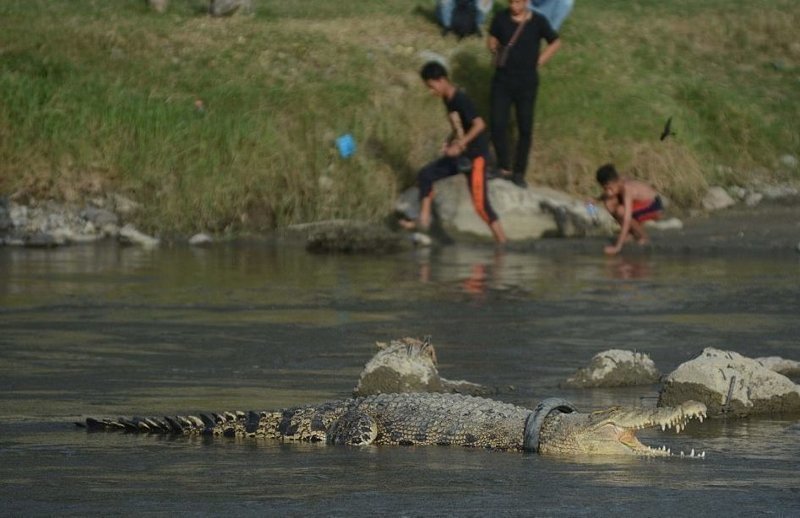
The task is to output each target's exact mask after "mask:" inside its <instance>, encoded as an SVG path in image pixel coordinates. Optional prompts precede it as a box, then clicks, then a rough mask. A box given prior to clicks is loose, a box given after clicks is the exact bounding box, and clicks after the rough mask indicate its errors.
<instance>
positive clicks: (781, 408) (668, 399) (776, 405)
mask: <svg viewBox="0 0 800 518" xmlns="http://www.w3.org/2000/svg"><path fill="white" fill-rule="evenodd" d="M689 400H694V401H699V402H701V403H705V405H706V406H707V407H708V415H709V416H721V415H729V416H736V417H745V416H748V415H755V414H787V413H789V414H791V413H800V386H798V385H796V384H795V383H794V382H792V380H790V379H789V378H787V377H786V376H783V375H781V374H778V373H777V372H775V371H773V370H770V369H768V368H767V367H765V366H764V365H763V364H762V363H761V362H758V361H756V360H753V359H752V358H747V357H745V356H742V355H741V354H739V353H735V352H732V351H722V350H719V349H715V348H713V347H708V348H706V349H704V350H703V352H702V353H700V355H699V356H698V357H697V358H695V359H693V360H690V361H688V362H686V363H683V364H681V365H680V366H678V368H677V369H675V371H674V372H672V373H671V374H670V375H669V376H667V378H666V380H665V381H664V386H663V387H662V389H661V393H660V394H659V398H658V405H659V406H673V405H675V404H679V402H682V401H689Z"/></svg>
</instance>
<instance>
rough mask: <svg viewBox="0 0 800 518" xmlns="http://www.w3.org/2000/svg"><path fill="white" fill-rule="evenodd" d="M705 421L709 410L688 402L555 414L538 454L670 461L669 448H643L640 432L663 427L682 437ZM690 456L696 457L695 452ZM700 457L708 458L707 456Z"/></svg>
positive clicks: (543, 432) (542, 433)
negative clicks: (691, 425)
mask: <svg viewBox="0 0 800 518" xmlns="http://www.w3.org/2000/svg"><path fill="white" fill-rule="evenodd" d="M705 417H706V406H705V405H704V404H702V403H698V402H696V401H686V402H684V403H682V404H681V405H680V406H677V407H674V408H655V409H638V408H620V407H612V408H609V409H607V410H600V411H598V412H593V413H591V414H583V413H580V412H570V413H563V411H553V412H550V413H549V415H548V416H547V418H546V419H544V422H543V424H542V427H541V430H540V432H539V438H538V451H540V452H541V453H544V454H576V455H579V454H587V455H639V456H647V457H666V456H670V455H672V452H671V451H670V450H669V449H668V448H666V447H664V446H661V447H658V448H654V447H650V446H647V445H645V444H642V443H641V441H639V439H638V438H637V437H636V432H637V431H639V430H643V429H646V428H657V427H660V428H661V429H662V431H663V430H667V429H674V430H675V432H676V433H680V432H681V431H682V430H683V429H684V428H686V424H687V423H688V422H689V421H690V420H691V419H695V418H696V419H698V420H699V421H700V422H702V421H703V418H705ZM681 455H683V453H682V452H681ZM690 456H695V452H694V450H691V454H690ZM699 456H701V457H704V456H705V452H703V453H702V454H699Z"/></svg>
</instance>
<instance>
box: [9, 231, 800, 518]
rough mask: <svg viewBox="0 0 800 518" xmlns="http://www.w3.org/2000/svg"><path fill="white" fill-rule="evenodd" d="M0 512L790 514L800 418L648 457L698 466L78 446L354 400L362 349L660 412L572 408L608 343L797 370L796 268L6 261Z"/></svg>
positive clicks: (248, 256)
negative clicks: (415, 347) (401, 349)
mask: <svg viewBox="0 0 800 518" xmlns="http://www.w3.org/2000/svg"><path fill="white" fill-rule="evenodd" d="M0 272H1V273H0V502H2V505H0V515H3V516H18V515H26V516H30V515H55V514H60V515H64V514H66V515H89V514H104V515H105V514H111V513H119V512H124V513H130V514H136V515H138V514H149V515H162V514H173V513H184V514H193V515H213V516H217V515H223V514H233V513H236V514H244V515H260V516H261V515H269V516H271V515H278V514H281V515H289V516H295V515H333V516H345V515H348V516H349V515H358V516H366V515H374V514H378V513H380V514H388V515H392V516H439V515H459V516H487V515H491V516H502V515H522V516H526V515H527V516H550V515H552V516H596V515H614V516H627V515H630V514H633V513H637V514H643V515H646V516H676V515H678V516H680V515H685V514H686V513H688V514H689V515H697V514H711V513H715V514H716V513H719V514H720V515H726V516H752V515H773V516H790V515H793V516H797V515H798V514H799V513H800V422H799V421H798V420H797V417H796V416H795V417H794V418H791V417H776V418H768V419H748V420H738V421H735V420H727V421H726V420H712V421H706V422H705V423H703V424H699V423H694V424H690V425H689V427H688V429H687V430H686V431H685V432H684V433H681V434H680V435H675V434H674V433H662V432H660V431H659V432H647V433H645V434H643V440H644V442H646V443H649V444H651V445H660V444H664V445H667V446H669V447H671V448H672V450H673V451H676V450H681V449H684V450H686V451H687V452H688V451H689V450H690V449H691V448H696V449H698V450H705V451H706V458H705V460H695V459H681V458H670V459H656V460H653V459H650V460H647V459H619V458H613V459H612V458H548V457H542V456H537V455H531V454H516V453H501V452H491V451H483V450H473V449H464V448H457V447H453V448H448V447H367V448H347V447H334V446H320V445H302V444H301V445H298V444H290V445H284V444H278V443H273V442H257V441H248V440H233V439H217V440H188V439H184V438H176V439H164V438H158V437H152V436H131V435H125V434H87V433H85V432H83V431H80V430H78V429H76V428H75V427H74V426H73V425H72V423H73V422H74V421H76V420H79V419H82V418H84V417H86V416H99V417H102V416H120V415H126V416H130V415H142V414H146V415H165V414H176V413H182V414H185V413H191V412H197V411H209V410H210V411H219V410H236V409H241V410H249V409H256V410H259V409H275V408H281V407H285V406H289V405H295V404H302V403H312V402H319V401H323V400H328V399H335V398H342V397H346V396H348V394H349V393H350V391H351V390H352V388H353V387H354V386H355V383H356V381H357V379H358V375H359V372H360V371H361V368H362V367H363V365H364V363H365V362H366V361H367V360H368V359H369V358H370V357H371V356H372V354H373V353H374V351H375V346H374V343H375V342H376V341H388V340H391V339H393V338H400V337H403V336H415V337H421V336H423V335H427V334H430V335H432V336H433V341H434V344H435V346H436V348H437V354H438V358H439V370H440V372H441V373H442V375H443V376H445V377H447V378H450V379H467V380H470V381H473V382H477V383H482V384H485V385H489V386H492V387H496V388H497V389H498V391H499V395H498V396H497V397H498V398H499V399H503V400H506V401H509V402H512V403H516V404H520V405H524V406H528V407H532V406H533V405H535V403H536V402H537V401H538V400H540V399H542V398H544V397H548V396H556V395H557V396H561V397H565V398H567V399H570V400H572V401H573V402H574V403H575V404H576V405H577V406H578V407H579V408H580V409H582V410H591V409H597V408H602V407H604V406H607V405H611V404H625V405H634V406H637V405H638V406H650V405H654V404H655V396H656V395H657V390H658V387H657V386H652V387H639V388H634V389H630V388H628V389H614V390H567V389H561V388H559V387H558V384H559V382H561V381H562V380H564V379H565V378H566V377H567V376H569V375H570V374H572V373H573V372H574V370H575V369H577V368H579V367H581V366H584V365H586V364H588V361H589V360H590V358H591V357H592V356H593V355H594V354H595V353H597V352H599V351H602V350H605V349H610V348H626V349H637V350H640V351H644V352H646V353H648V354H649V355H650V356H651V357H652V358H653V360H654V361H655V362H656V365H657V366H658V367H659V368H660V369H661V370H662V372H665V373H668V372H670V371H671V370H673V369H674V368H675V367H676V366H677V365H679V364H680V363H681V362H683V361H686V360H689V359H691V358H693V357H694V356H695V355H696V354H697V353H699V352H700V351H701V350H702V349H703V348H704V347H707V346H714V347H719V348H724V349H730V350H735V351H738V352H740V353H742V354H745V355H748V356H769V355H779V356H783V357H787V358H793V359H800V347H799V346H800V343H798V336H800V333H798V331H800V324H799V323H798V307H800V306H799V305H798V301H799V300H800V298H799V297H798V293H799V292H800V288H799V286H800V285H799V284H798V280H800V262H798V261H797V259H796V258H794V257H759V256H750V257H742V256H739V257H732V258H721V257H713V256H703V257H698V256H697V255H694V256H689V255H686V256H683V255H680V254H673V255H667V256H664V255H658V254H650V255H648V254H643V255H638V256H632V257H627V258H619V257H618V258H605V257H602V255H597V254H589V253H575V252H574V251H572V252H570V251H568V250H566V249H564V250H561V251H559V250H558V248H557V247H556V248H553V249H550V250H548V251H546V253H541V252H533V251H525V250H517V251H507V252H505V253H496V252H495V251H494V250H493V249H492V248H490V247H481V246H468V245H454V246H450V247H445V248H442V249H437V250H433V251H429V250H422V251H410V252H404V253H400V254H397V255H392V256H386V257H360V256H317V255H311V254H308V253H306V252H305V251H303V250H302V249H300V248H298V247H293V246H289V247H287V246H281V245H280V244H279V243H277V242H272V241H253V242H247V243H238V244H230V245H219V246H215V247H212V248H208V249H190V248H186V247H175V248H162V249H159V250H154V251H147V250H142V249H137V248H119V247H117V246H116V245H114V244H101V245H92V246H76V247H70V248H59V249H54V250H29V249H18V248H0Z"/></svg>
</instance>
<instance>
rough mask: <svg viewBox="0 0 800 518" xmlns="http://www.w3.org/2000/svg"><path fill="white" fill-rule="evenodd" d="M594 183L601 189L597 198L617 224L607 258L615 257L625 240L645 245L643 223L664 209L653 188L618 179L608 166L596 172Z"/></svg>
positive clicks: (641, 183) (655, 217) (656, 217)
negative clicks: (618, 225) (617, 232)
mask: <svg viewBox="0 0 800 518" xmlns="http://www.w3.org/2000/svg"><path fill="white" fill-rule="evenodd" d="M597 182H598V183H599V184H600V185H601V186H602V187H603V196H602V197H601V199H602V200H603V202H604V203H605V206H606V209H608V212H609V213H610V214H611V215H612V216H614V219H616V220H617V222H618V223H619V224H620V231H619V237H618V238H617V242H616V243H615V244H613V245H608V246H606V247H605V249H604V251H605V253H606V254H608V255H616V254H618V253H619V252H620V251H621V250H622V246H623V245H624V244H625V241H626V240H628V239H629V237H630V236H633V237H634V238H635V239H636V241H637V242H638V243H639V244H640V245H643V244H646V243H647V242H648V237H647V233H646V232H645V230H644V225H643V223H644V222H645V221H648V220H656V219H659V218H661V214H662V211H663V210H664V206H663V205H662V203H661V197H660V196H659V195H658V193H657V192H656V190H655V189H653V188H652V187H651V186H649V185H647V184H646V183H644V182H640V181H639V180H629V179H627V178H622V177H620V176H619V173H617V170H616V169H615V168H614V166H613V165H612V164H606V165H604V166H602V167H600V169H598V170H597Z"/></svg>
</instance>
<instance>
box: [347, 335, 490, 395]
mask: <svg viewBox="0 0 800 518" xmlns="http://www.w3.org/2000/svg"><path fill="white" fill-rule="evenodd" d="M376 345H377V346H378V352H377V353H376V354H375V356H373V357H372V358H371V359H370V360H369V361H368V362H367V364H366V365H365V366H364V370H363V371H361V377H360V379H359V380H358V385H357V386H356V388H355V389H353V395H355V396H368V395H371V394H381V393H395V392H455V393H459V394H471V395H474V396H477V395H488V394H490V393H491V391H490V390H488V389H486V388H485V387H483V386H482V385H478V384H477V383H470V382H469V381H464V380H460V381H451V380H448V379H445V378H442V377H441V376H439V370H438V369H437V367H436V363H437V360H436V351H435V350H434V348H433V345H432V344H431V343H430V340H429V339H426V340H424V341H422V340H417V339H415V338H402V339H400V340H393V341H392V342H391V343H389V344H386V343H381V342H379V343H378V344H376Z"/></svg>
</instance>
